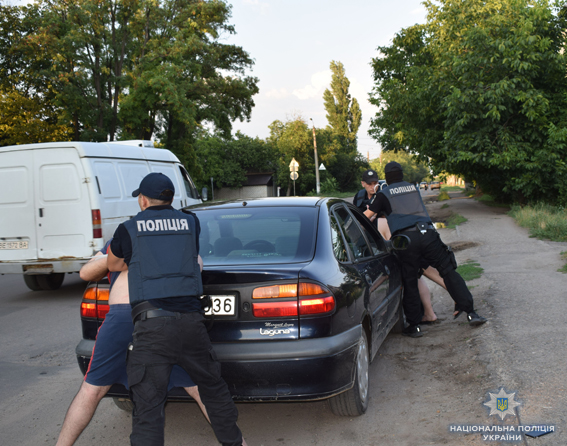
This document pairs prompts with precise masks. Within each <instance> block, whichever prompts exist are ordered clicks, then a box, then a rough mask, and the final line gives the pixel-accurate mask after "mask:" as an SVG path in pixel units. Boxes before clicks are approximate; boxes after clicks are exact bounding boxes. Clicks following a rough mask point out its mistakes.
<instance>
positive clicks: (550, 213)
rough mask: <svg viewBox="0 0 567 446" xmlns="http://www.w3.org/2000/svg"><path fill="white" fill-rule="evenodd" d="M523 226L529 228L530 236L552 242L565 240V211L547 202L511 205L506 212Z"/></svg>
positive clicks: (566, 227)
mask: <svg viewBox="0 0 567 446" xmlns="http://www.w3.org/2000/svg"><path fill="white" fill-rule="evenodd" d="M508 215H510V216H511V217H513V218H514V219H515V220H516V222H517V223H518V224H519V225H520V226H522V227H523V228H528V229H529V230H530V235H531V236H532V237H537V238H539V239H544V240H552V241H554V242H567V211H566V210H565V209H564V208H562V207H557V206H550V205H548V204H542V203H539V204H536V205H534V206H524V207H521V206H519V205H514V206H512V210H511V211H510V212H509V213H508Z"/></svg>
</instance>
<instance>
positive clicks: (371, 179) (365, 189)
mask: <svg viewBox="0 0 567 446" xmlns="http://www.w3.org/2000/svg"><path fill="white" fill-rule="evenodd" d="M360 184H361V185H362V189H361V190H359V191H358V192H357V193H356V195H355V196H354V198H353V200H352V202H353V204H354V205H355V206H356V207H357V208H358V209H360V211H361V212H365V211H366V210H368V206H369V205H370V201H371V200H372V197H373V196H374V194H375V193H376V191H377V190H379V189H380V188H379V183H378V174H377V173H376V171H375V170H372V169H368V170H365V171H364V172H363V173H362V181H361V182H360Z"/></svg>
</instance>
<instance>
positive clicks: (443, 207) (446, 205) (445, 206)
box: [441, 203, 449, 209]
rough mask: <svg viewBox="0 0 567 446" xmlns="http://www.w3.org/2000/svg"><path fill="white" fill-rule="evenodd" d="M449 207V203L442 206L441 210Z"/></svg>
mask: <svg viewBox="0 0 567 446" xmlns="http://www.w3.org/2000/svg"><path fill="white" fill-rule="evenodd" d="M448 207H449V205H448V204H447V203H445V204H444V205H443V206H441V209H447V208H448Z"/></svg>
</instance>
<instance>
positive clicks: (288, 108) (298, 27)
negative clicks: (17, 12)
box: [4, 0, 425, 159]
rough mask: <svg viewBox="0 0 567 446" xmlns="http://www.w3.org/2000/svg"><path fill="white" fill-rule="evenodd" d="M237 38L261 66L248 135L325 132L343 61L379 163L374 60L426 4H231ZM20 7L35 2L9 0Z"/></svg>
mask: <svg viewBox="0 0 567 446" xmlns="http://www.w3.org/2000/svg"><path fill="white" fill-rule="evenodd" d="M228 2H229V3H231V4H232V18H231V19H230V23H231V24H233V25H234V26H235V28H236V34H235V35H225V36H223V37H222V40H223V42H227V43H232V44H236V45H239V46H242V47H243V48H244V50H245V51H247V52H248V53H249V54H250V56H251V57H252V59H254V61H255V65H254V68H253V70H252V71H251V72H249V73H248V74H250V75H252V76H255V77H257V78H259V80H260V83H259V87H260V93H258V94H257V95H256V96H254V101H255V103H256V106H255V107H254V109H253V111H252V118H251V120H250V122H243V123H241V122H239V121H237V122H236V123H235V124H234V130H235V131H236V130H241V131H242V132H243V133H245V134H247V135H249V136H252V137H254V136H259V137H260V138H266V137H267V136H268V135H269V129H268V125H269V124H270V123H272V122H273V121H275V120H276V119H279V120H281V121H285V120H286V119H288V118H292V117H293V116H298V115H299V116H302V117H304V118H305V120H306V121H308V122H309V123H310V121H309V118H313V121H314V122H315V127H318V128H320V127H325V126H326V125H327V119H326V117H325V114H326V113H325V108H324V107H323V92H324V91H325V88H328V87H329V85H330V82H331V72H330V70H329V64H330V62H331V61H332V60H335V61H339V62H342V63H343V65H344V67H345V71H346V75H347V77H348V79H349V80H350V93H351V95H352V97H355V98H356V99H357V100H358V102H359V103H360V106H361V109H362V125H361V128H360V130H359V132H358V147H359V151H360V152H361V153H362V154H363V155H365V156H366V155H367V154H369V156H370V159H373V158H376V157H377V156H378V155H379V153H380V149H379V146H378V145H377V144H376V143H375V142H374V140H373V139H372V138H370V137H369V136H368V127H369V125H370V118H371V117H372V116H373V115H374V114H375V113H376V107H374V106H371V105H370V104H369V103H368V94H369V93H370V91H371V90H372V69H371V66H370V62H371V60H372V58H373V57H376V56H377V54H378V53H377V51H376V47H378V46H384V45H389V44H390V43H391V41H392V37H393V36H394V34H395V33H396V32H398V31H400V30H401V29H402V28H405V27H408V26H411V25H414V24H416V23H424V22H425V8H424V7H423V5H422V4H421V1H420V0H349V1H338V0H229V1H228ZM4 3H9V4H22V3H29V0H4Z"/></svg>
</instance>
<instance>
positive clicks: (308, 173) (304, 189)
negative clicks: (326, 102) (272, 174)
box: [267, 116, 324, 195]
mask: <svg viewBox="0 0 567 446" xmlns="http://www.w3.org/2000/svg"><path fill="white" fill-rule="evenodd" d="M269 127H270V136H269V137H268V139H267V142H268V143H269V144H271V146H272V147H273V149H274V150H275V152H276V155H277V159H278V162H277V166H278V173H277V178H276V182H277V184H278V186H280V187H281V188H282V189H284V192H283V193H285V194H286V195H291V194H293V182H292V180H291V179H290V171H289V164H290V163H291V160H292V158H295V160H296V161H297V162H298V163H299V172H298V173H299V178H298V179H297V180H296V182H295V191H296V195H305V194H307V193H308V192H310V191H312V190H314V189H315V160H314V154H313V134H312V131H311V130H310V129H309V127H308V126H307V123H306V121H305V120H304V119H303V118H302V117H301V116H296V117H294V118H292V119H290V120H288V121H286V122H282V121H274V122H272V123H271V124H270V126H269ZM317 149H318V151H319V145H317ZM321 150H323V148H321ZM323 153H324V150H323ZM323 156H324V155H323Z"/></svg>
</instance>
